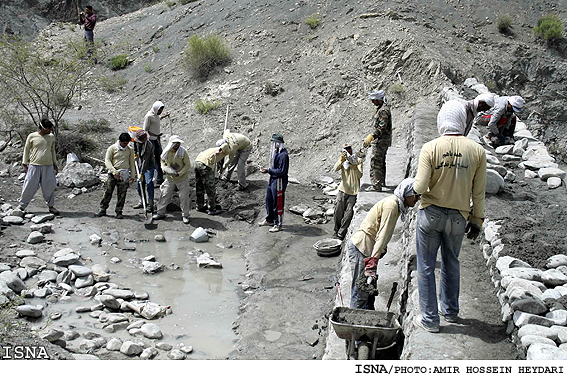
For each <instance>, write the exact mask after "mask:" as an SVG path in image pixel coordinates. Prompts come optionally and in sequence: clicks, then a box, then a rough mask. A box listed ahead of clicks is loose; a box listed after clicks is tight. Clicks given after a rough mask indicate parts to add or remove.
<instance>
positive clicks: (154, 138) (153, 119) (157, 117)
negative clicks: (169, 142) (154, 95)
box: [142, 101, 169, 185]
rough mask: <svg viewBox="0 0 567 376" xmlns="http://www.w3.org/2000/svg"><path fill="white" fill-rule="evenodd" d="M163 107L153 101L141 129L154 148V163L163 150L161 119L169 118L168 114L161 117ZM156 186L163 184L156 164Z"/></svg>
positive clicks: (160, 103)
mask: <svg viewBox="0 0 567 376" xmlns="http://www.w3.org/2000/svg"><path fill="white" fill-rule="evenodd" d="M164 108H165V105H164V104H163V103H162V102H160V101H155V102H154V104H153V105H152V108H150V110H149V111H148V113H147V114H146V116H145V117H144V125H143V126H142V129H143V130H145V131H146V132H147V133H148V135H149V136H150V142H151V143H152V145H153V147H154V155H155V159H156V161H159V159H160V158H161V154H162V152H163V149H162V147H161V119H164V118H166V117H168V116H169V112H166V113H165V114H163V115H162V112H163V109H164ZM156 168H157V172H158V176H157V184H158V185H160V184H161V183H163V170H162V169H161V164H160V163H158V164H157V166H156Z"/></svg>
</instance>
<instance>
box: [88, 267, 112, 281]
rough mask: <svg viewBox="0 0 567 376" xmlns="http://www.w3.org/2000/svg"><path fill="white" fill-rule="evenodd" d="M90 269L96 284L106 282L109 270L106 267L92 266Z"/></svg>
mask: <svg viewBox="0 0 567 376" xmlns="http://www.w3.org/2000/svg"><path fill="white" fill-rule="evenodd" d="M91 269H92V271H93V278H94V280H95V281H96V282H107V281H108V280H109V279H110V269H108V267H107V266H105V265H101V264H94V265H93V266H92V267H91Z"/></svg>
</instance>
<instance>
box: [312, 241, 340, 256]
mask: <svg viewBox="0 0 567 376" xmlns="http://www.w3.org/2000/svg"><path fill="white" fill-rule="evenodd" d="M342 244H343V242H342V240H340V239H332V238H327V239H323V240H319V241H318V242H317V243H315V244H313V248H315V250H316V251H317V255H318V256H321V257H331V256H337V255H339V254H340V253H341V245H342Z"/></svg>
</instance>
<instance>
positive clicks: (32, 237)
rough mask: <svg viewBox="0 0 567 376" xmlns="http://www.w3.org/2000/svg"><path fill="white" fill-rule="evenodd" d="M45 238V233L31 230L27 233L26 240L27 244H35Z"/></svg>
mask: <svg viewBox="0 0 567 376" xmlns="http://www.w3.org/2000/svg"><path fill="white" fill-rule="evenodd" d="M44 239H45V235H43V234H42V233H41V232H39V231H32V233H31V234H29V235H28V238H27V240H26V242H28V243H29V244H37V243H41V242H42V241H43V240H44Z"/></svg>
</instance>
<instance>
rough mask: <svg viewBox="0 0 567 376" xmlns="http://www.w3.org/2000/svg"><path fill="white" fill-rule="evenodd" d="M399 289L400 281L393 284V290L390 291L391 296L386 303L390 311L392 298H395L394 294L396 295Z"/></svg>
mask: <svg viewBox="0 0 567 376" xmlns="http://www.w3.org/2000/svg"><path fill="white" fill-rule="evenodd" d="M397 289H398V282H394V283H393V284H392V292H391V293H390V298H389V299H388V304H386V310H387V311H388V312H390V305H392V300H394V295H396V290H397Z"/></svg>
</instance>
